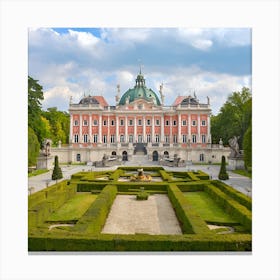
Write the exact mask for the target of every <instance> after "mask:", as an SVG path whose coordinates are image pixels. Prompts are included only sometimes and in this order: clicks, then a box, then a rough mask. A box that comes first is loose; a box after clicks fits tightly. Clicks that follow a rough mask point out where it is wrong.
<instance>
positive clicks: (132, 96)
mask: <svg viewBox="0 0 280 280" xmlns="http://www.w3.org/2000/svg"><path fill="white" fill-rule="evenodd" d="M135 82H136V84H135V86H134V88H132V89H129V90H127V91H126V92H125V93H124V94H123V96H122V97H121V99H120V101H119V105H125V104H126V103H127V102H128V103H131V102H134V101H135V100H137V99H145V100H147V101H149V102H153V103H154V104H155V105H161V103H160V100H159V98H158V96H157V94H156V93H155V92H154V91H153V90H152V89H148V88H147V87H146V85H145V79H144V76H143V75H142V74H141V72H140V73H139V74H138V76H137V79H136V80H135Z"/></svg>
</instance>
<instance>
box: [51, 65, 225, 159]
mask: <svg viewBox="0 0 280 280" xmlns="http://www.w3.org/2000/svg"><path fill="white" fill-rule="evenodd" d="M159 93H160V98H159V97H158V95H157V94H156V93H155V92H154V91H153V90H152V89H150V88H148V87H147V86H146V82H145V78H144V76H143V75H142V73H141V70H140V73H139V74H138V75H137V78H136V80H135V85H134V87H133V88H131V89H128V90H127V91H126V92H125V93H124V94H123V95H122V96H121V97H120V87H119V85H118V87H117V95H116V104H115V105H114V106H110V105H109V104H108V103H107V101H106V100H105V98H104V97H103V96H87V97H84V98H82V99H81V100H80V102H79V103H78V104H73V103H72V101H70V104H69V113H70V135H69V146H68V147H61V146H59V147H58V148H54V149H53V154H56V155H58V156H59V158H60V162H87V163H89V162H96V161H100V160H102V158H104V156H106V157H107V158H110V157H115V158H118V159H120V160H122V161H127V160H128V161H129V160H130V159H131V158H132V157H133V156H134V155H146V156H147V159H148V160H151V161H159V160H162V159H164V158H180V159H181V160H182V161H191V162H220V160H221V156H222V155H228V153H229V151H228V149H227V148H225V147H224V146H223V145H222V143H220V144H219V145H212V144H211V129H210V115H211V107H210V99H209V98H208V97H207V102H206V103H200V102H199V100H198V99H197V97H196V95H195V93H194V96H190V95H189V96H178V97H177V98H176V99H175V101H174V103H173V104H172V105H171V106H165V105H164V95H163V91H162V85H161V86H160V90H159Z"/></svg>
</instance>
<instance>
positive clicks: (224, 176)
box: [218, 156, 228, 180]
mask: <svg viewBox="0 0 280 280" xmlns="http://www.w3.org/2000/svg"><path fill="white" fill-rule="evenodd" d="M218 177H219V179H220V180H228V173H227V170H226V158H225V156H222V164H221V169H220V173H219V176H218Z"/></svg>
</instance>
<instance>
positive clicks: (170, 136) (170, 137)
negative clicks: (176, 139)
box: [169, 116, 173, 143]
mask: <svg viewBox="0 0 280 280" xmlns="http://www.w3.org/2000/svg"><path fill="white" fill-rule="evenodd" d="M169 122H170V132H169V134H170V135H169V143H173V139H172V116H170V118H169Z"/></svg>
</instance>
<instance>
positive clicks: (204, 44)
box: [191, 39, 213, 50]
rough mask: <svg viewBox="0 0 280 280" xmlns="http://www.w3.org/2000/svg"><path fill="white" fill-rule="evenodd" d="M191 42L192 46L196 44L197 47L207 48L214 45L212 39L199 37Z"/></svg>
mask: <svg viewBox="0 0 280 280" xmlns="http://www.w3.org/2000/svg"><path fill="white" fill-rule="evenodd" d="M191 44H192V46H194V47H195V48H197V49H200V50H207V49H209V48H210V47H211V46H212V45H213V42H212V41H210V40H201V39H198V40H194V41H193V42H192V43H191Z"/></svg>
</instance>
